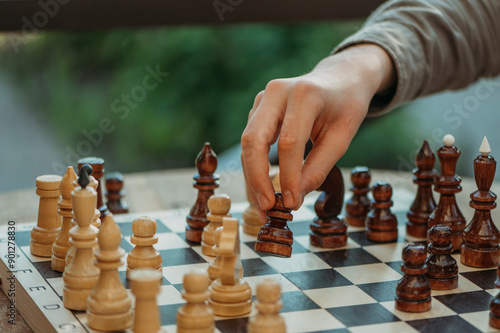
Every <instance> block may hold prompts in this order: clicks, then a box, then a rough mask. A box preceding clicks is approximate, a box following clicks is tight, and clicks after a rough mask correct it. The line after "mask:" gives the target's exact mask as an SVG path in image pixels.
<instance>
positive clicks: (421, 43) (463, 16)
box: [333, 0, 500, 115]
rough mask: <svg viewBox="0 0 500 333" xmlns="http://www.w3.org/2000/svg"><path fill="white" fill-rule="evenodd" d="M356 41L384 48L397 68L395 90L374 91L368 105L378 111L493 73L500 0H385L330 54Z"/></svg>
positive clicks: (499, 45) (498, 51)
mask: <svg viewBox="0 0 500 333" xmlns="http://www.w3.org/2000/svg"><path fill="white" fill-rule="evenodd" d="M361 43H372V44H376V45H379V46H380V47H382V48H383V49H385V50H386V51H387V53H388V54H389V55H390V56H391V58H392V60H393V62H394V65H395V68H396V71H397V86H396V88H395V91H392V92H389V93H386V94H385V95H377V96H375V98H374V99H373V100H372V103H371V105H370V111H369V113H370V114H372V115H373V114H381V113H384V112H387V111H389V110H391V109H392V108H394V107H396V106H398V105H400V104H402V103H404V102H407V101H410V100H413V99H415V98H417V97H421V96H425V95H429V94H432V93H436V92H439V91H443V90H447V89H460V88H463V87H466V86H467V85H469V84H470V83H472V82H474V81H476V80H478V79H479V78H480V77H492V76H496V75H498V74H499V73H500V0H394V1H388V2H386V3H385V4H383V5H382V6H381V7H380V8H378V9H377V10H376V11H375V12H374V13H372V15H370V17H369V18H368V19H367V21H366V22H365V24H364V25H363V27H362V29H361V30H359V31H358V32H357V33H355V34H354V35H352V36H350V37H348V38H347V39H346V40H345V41H343V42H342V43H341V44H340V45H339V46H338V47H337V48H336V49H335V50H334V51H333V53H336V52H340V51H342V50H343V49H345V48H347V47H349V46H351V45H356V44H361Z"/></svg>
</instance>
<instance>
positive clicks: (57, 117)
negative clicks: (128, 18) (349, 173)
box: [0, 19, 500, 192]
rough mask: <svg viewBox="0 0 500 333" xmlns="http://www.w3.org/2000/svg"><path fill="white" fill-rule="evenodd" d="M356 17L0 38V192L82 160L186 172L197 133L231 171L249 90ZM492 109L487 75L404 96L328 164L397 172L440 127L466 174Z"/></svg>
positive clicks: (323, 50) (315, 55) (498, 144)
mask: <svg viewBox="0 0 500 333" xmlns="http://www.w3.org/2000/svg"><path fill="white" fill-rule="evenodd" d="M362 22H363V20H358V19H356V20H343V21H338V20H336V21H332V22H321V23H302V24H238V25H226V26H181V27H161V28H147V29H145V28H141V29H135V28H134V29H131V28H130V29H114V30H104V31H91V32H67V31H66V32H65V31H49V32H39V33H37V34H35V35H32V36H30V37H29V38H26V37H23V39H22V41H21V42H18V43H17V44H16V46H15V47H14V46H13V43H12V38H13V35H12V34H10V33H4V34H0V140H1V142H2V144H1V145H0V159H1V160H0V161H1V162H0V170H2V172H1V173H0V184H1V186H0V192H5V191H10V190H15V189H21V188H26V187H33V186H34V179H35V178H36V177H37V176H38V175H41V174H45V173H57V174H63V173H64V170H65V168H66V166H67V165H76V160H77V159H78V158H80V157H85V156H101V157H103V158H104V159H105V160H106V170H107V171H120V172H123V173H129V172H138V171H148V170H158V169H166V168H181V167H193V166H194V159H195V157H196V155H197V153H198V152H199V150H200V149H201V148H202V146H203V143H204V142H205V141H210V142H211V144H212V147H213V149H214V150H215V151H216V153H217V154H218V155H219V156H220V157H221V160H220V163H219V167H220V168H222V169H224V168H227V167H231V168H235V167H237V164H238V163H239V140H240V136H241V133H242V131H243V129H244V127H245V124H246V120H247V114H248V111H249V110H250V108H251V106H252V103H253V99H254V97H255V95H256V94H257V93H258V92H259V91H260V90H262V89H263V88H264V87H265V85H266V83H267V82H268V81H270V80H272V79H275V78H282V77H292V76H297V75H301V74H304V73H307V72H308V71H310V70H311V69H312V68H313V67H314V65H315V64H316V63H317V62H318V61H319V60H320V59H322V58H323V57H325V56H327V55H328V54H329V53H330V52H331V50H332V49H333V48H334V47H335V45H337V44H338V43H339V42H340V41H342V39H344V38H345V37H347V36H348V35H349V34H351V33H353V32H354V31H356V30H357V29H359V27H360V26H361V24H362ZM478 90H480V93H479V94H478ZM485 92H489V93H488V94H487V95H488V96H487V97H485ZM499 104H500V81H499V80H496V81H494V82H493V83H491V82H490V80H488V81H481V82H479V83H478V84H476V85H474V86H471V87H469V88H467V89H465V90H463V91H459V92H446V93H443V94H439V95H435V96H431V97H429V98H425V99H421V100H418V101H416V102H414V103H411V104H408V105H405V106H403V107H400V108H399V109H397V110H394V111H392V112H391V113H389V114H387V115H385V116H382V117H378V118H375V119H369V120H367V121H365V123H364V124H363V125H362V127H361V128H360V130H359V132H358V135H357V136H356V138H355V139H354V141H353V142H352V144H351V146H350V148H349V151H348V153H347V154H346V155H345V156H344V158H343V159H342V160H341V161H340V162H339V165H340V166H342V167H352V166H356V165H366V166H368V167H370V168H374V169H375V168H378V169H396V170H398V169H399V170H403V171H410V170H411V169H412V168H413V167H414V157H415V153H416V151H417V150H418V149H419V147H420V145H421V144H422V141H423V140H424V139H427V140H429V143H430V144H431V147H432V148H433V149H434V150H436V149H437V148H438V147H439V146H441V144H442V137H443V135H444V134H446V133H452V134H454V135H455V137H456V145H457V146H458V147H459V148H460V149H461V150H462V152H463V154H462V157H461V159H460V161H459V164H458V172H459V174H460V175H463V176H472V160H473V159H474V157H475V156H476V155H478V153H479V152H478V148H479V145H480V144H481V141H482V138H483V136H485V135H486V136H487V137H488V139H489V140H490V144H491V146H492V149H493V153H492V154H493V155H494V156H495V157H496V158H497V159H498V158H500V133H499V132H500V131H498V125H499V121H498V119H500V118H499V114H498V112H499V110H497V109H498V105H499ZM457 105H458V106H457ZM459 110H461V111H459ZM436 167H439V166H438V165H437V166H436Z"/></svg>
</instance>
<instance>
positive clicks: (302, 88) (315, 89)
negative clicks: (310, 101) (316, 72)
mask: <svg viewBox="0 0 500 333" xmlns="http://www.w3.org/2000/svg"><path fill="white" fill-rule="evenodd" d="M320 92H321V87H320V86H319V85H318V84H317V83H315V82H313V81H311V80H305V79H304V80H300V81H297V82H296V83H295V84H294V86H293V94H294V95H297V96H298V97H302V98H303V97H306V96H312V97H315V96H317V95H318V94H319V93H320Z"/></svg>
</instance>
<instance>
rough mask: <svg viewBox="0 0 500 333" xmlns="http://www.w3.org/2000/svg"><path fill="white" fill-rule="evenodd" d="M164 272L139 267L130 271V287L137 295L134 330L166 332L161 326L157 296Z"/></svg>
mask: <svg viewBox="0 0 500 333" xmlns="http://www.w3.org/2000/svg"><path fill="white" fill-rule="evenodd" d="M162 279H163V274H162V273H161V272H160V271H158V270H156V269H149V268H139V269H135V270H133V271H132V272H130V287H131V290H132V294H133V295H134V296H135V315H134V324H133V327H132V332H134V333H166V332H165V331H164V330H163V329H162V328H161V319H160V310H159V308H158V305H157V302H156V296H157V295H158V294H159V293H160V285H161V281H162Z"/></svg>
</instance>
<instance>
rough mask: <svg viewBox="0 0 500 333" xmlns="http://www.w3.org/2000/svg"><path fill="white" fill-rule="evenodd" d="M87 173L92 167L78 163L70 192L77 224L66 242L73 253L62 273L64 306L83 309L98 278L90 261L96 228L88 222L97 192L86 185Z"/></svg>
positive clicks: (87, 182) (97, 272) (92, 259)
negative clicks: (72, 247) (75, 186)
mask: <svg viewBox="0 0 500 333" xmlns="http://www.w3.org/2000/svg"><path fill="white" fill-rule="evenodd" d="M90 172H92V168H91V167H90V166H89V165H83V166H82V168H81V169H80V173H79V177H78V184H79V185H80V187H78V188H76V189H75V190H74V191H73V192H71V202H72V205H73V216H74V219H75V220H76V223H77V226H75V227H73V228H72V229H71V230H70V232H69V234H70V236H71V238H70V241H69V242H70V244H71V245H72V246H74V247H75V248H76V252H75V256H74V258H73V260H71V262H70V263H69V265H67V266H66V269H65V270H64V273H63V281H64V289H63V301H64V306H65V307H67V308H68V309H71V310H80V311H83V310H86V309H87V298H88V297H89V296H90V293H91V292H92V290H93V289H94V287H95V285H96V283H97V280H98V279H99V268H97V267H96V266H95V264H94V246H95V245H96V243H97V240H96V237H97V232H98V229H97V228H96V227H94V226H92V225H91V224H90V223H91V222H92V218H93V217H94V213H95V207H96V203H97V193H96V191H95V190H94V189H93V188H92V187H90V186H87V185H88V184H89V177H88V174H89V173H90Z"/></svg>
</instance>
